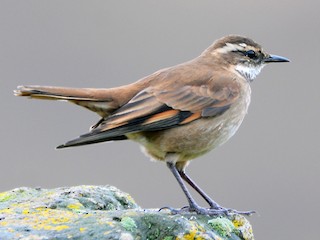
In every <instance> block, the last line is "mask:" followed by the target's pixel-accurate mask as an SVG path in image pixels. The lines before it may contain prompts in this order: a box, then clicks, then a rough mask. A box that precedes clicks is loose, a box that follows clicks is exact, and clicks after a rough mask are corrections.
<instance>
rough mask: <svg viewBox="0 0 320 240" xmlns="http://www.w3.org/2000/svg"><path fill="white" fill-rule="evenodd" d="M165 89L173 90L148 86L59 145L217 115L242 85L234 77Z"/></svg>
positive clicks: (106, 137) (111, 137) (227, 106)
mask: <svg viewBox="0 0 320 240" xmlns="http://www.w3.org/2000/svg"><path fill="white" fill-rule="evenodd" d="M165 89H172V90H164V89H161V88H160V87H158V88H156V87H149V88H146V89H145V90H143V91H141V92H139V93H138V94H137V95H136V96H135V97H133V98H132V99H131V100H130V101H129V102H128V103H127V104H125V105H124V106H122V107H121V108H119V109H118V110H116V111H115V112H113V113H112V115H111V116H109V117H107V118H105V120H103V121H102V122H101V123H100V125H98V126H97V127H96V128H94V129H93V130H92V131H91V132H90V133H87V134H84V135H82V136H80V137H79V138H77V139H74V140H71V141H69V142H67V143H66V144H64V145H61V146H59V147H58V148H63V147H69V146H79V145H85V144H91V143H97V142H103V141H108V140H114V139H117V138H120V139H121V138H122V137H123V138H125V136H126V134H129V133H133V132H140V131H159V130H163V129H169V128H172V127H175V126H180V125H184V124H188V123H190V122H192V121H195V120H197V119H199V118H203V117H214V116H217V115H221V114H223V113H224V112H225V111H226V110H228V109H229V107H230V106H231V104H232V103H234V102H235V101H236V100H237V99H238V97H239V85H238V84H237V83H236V81H233V80H232V79H215V81H207V83H206V84H202V85H186V86H182V87H177V86H173V87H171V88H170V87H166V88H165Z"/></svg>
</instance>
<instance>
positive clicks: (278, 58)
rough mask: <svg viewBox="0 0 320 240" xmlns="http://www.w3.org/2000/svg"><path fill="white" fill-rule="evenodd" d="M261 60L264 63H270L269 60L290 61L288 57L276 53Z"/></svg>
mask: <svg viewBox="0 0 320 240" xmlns="http://www.w3.org/2000/svg"><path fill="white" fill-rule="evenodd" d="M263 61H264V62H265V63H270V62H290V60H289V59H288V58H285V57H281V56H277V55H269V56H268V57H267V58H265V59H264V60H263Z"/></svg>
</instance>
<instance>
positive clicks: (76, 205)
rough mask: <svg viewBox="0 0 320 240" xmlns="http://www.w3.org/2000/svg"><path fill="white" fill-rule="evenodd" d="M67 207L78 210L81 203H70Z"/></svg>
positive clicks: (81, 206)
mask: <svg viewBox="0 0 320 240" xmlns="http://www.w3.org/2000/svg"><path fill="white" fill-rule="evenodd" d="M67 208H69V209H72V210H79V209H82V208H83V205H82V204H81V203H71V204H69V205H68V206H67Z"/></svg>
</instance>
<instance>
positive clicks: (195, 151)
mask: <svg viewBox="0 0 320 240" xmlns="http://www.w3.org/2000/svg"><path fill="white" fill-rule="evenodd" d="M233 112H234V114H233ZM245 112H246V111H245ZM245 112H243V113H242V112H240V113H239V112H238V111H232V109H231V111H227V112H226V114H227V115H225V114H223V115H221V116H218V117H214V118H202V119H199V120H196V121H194V122H191V123H189V124H187V125H184V126H178V127H174V128H171V129H166V130H161V131H156V132H139V133H134V134H130V135H129V136H128V137H129V138H130V139H132V140H134V141H137V142H139V143H140V144H141V145H142V146H143V150H144V152H146V154H147V155H149V156H150V157H152V158H153V159H157V160H165V159H166V156H167V154H171V153H174V154H177V155H178V156H179V158H178V161H188V160H191V159H193V158H196V157H198V156H200V155H203V154H205V153H207V152H208V151H210V150H212V149H214V148H216V147H218V146H220V145H221V144H223V143H225V142H226V141H227V140H228V139H229V138H230V137H232V136H233V135H234V133H235V132H236V131H237V130H238V128H239V126H240V124H241V122H242V120H243V118H244V116H245Z"/></svg>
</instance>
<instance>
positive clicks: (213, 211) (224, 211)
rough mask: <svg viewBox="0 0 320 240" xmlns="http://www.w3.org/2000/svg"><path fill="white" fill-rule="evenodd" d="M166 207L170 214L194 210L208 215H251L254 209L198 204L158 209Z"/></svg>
mask: <svg viewBox="0 0 320 240" xmlns="http://www.w3.org/2000/svg"><path fill="white" fill-rule="evenodd" d="M164 209H168V210H169V211H170V212H171V213H172V214H184V213H191V212H195V213H197V214H201V215H209V216H219V215H225V216H229V215H231V214H240V215H246V216H251V215H252V214H253V213H255V211H238V210H235V209H231V208H224V207H220V206H219V207H216V208H203V207H200V206H198V205H195V206H185V207H183V208H180V209H176V208H172V207H162V208H160V209H159V211H161V210H164Z"/></svg>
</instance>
